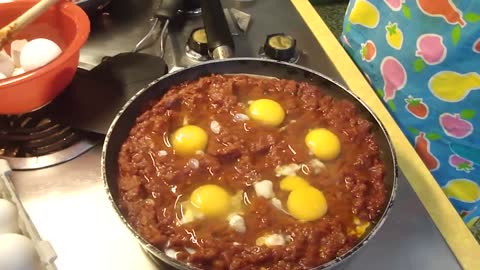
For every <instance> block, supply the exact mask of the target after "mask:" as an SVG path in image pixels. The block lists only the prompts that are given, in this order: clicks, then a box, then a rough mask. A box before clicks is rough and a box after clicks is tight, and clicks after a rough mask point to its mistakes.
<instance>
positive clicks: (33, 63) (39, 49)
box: [20, 38, 62, 72]
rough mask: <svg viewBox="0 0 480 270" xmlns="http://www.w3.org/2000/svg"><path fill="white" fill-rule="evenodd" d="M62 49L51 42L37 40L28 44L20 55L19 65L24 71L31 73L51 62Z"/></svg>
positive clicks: (42, 39) (41, 39) (43, 39)
mask: <svg viewBox="0 0 480 270" xmlns="http://www.w3.org/2000/svg"><path fill="white" fill-rule="evenodd" d="M61 53H62V49H60V47H59V46H58V45H57V44H56V43H55V42H53V41H51V40H49V39H45V38H37V39H34V40H31V41H30V42H28V43H27V44H26V45H25V46H24V47H23V49H22V52H21V54H20V64H21V66H22V68H23V69H24V70H25V71H27V72H28V71H31V70H34V69H37V68H39V67H43V66H45V65H46V64H48V63H50V62H51V61H53V60H54V59H55V58H57V57H58V56H59V55H60V54H61Z"/></svg>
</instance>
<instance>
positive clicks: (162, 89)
mask: <svg viewBox="0 0 480 270" xmlns="http://www.w3.org/2000/svg"><path fill="white" fill-rule="evenodd" d="M210 74H251V75H256V76H259V75H260V76H267V77H276V78H282V79H289V80H295V81H298V82H308V83H310V84H313V85H317V86H319V87H321V88H322V89H324V91H325V92H326V93H327V94H329V95H331V96H333V97H334V98H336V99H347V100H349V101H351V102H353V103H354V104H356V106H357V108H358V111H359V113H360V114H361V115H362V116H363V117H364V118H365V119H368V120H370V121H371V122H372V123H375V125H374V128H373V132H374V134H375V137H376V139H377V141H378V143H379V146H380V149H381V150H382V153H381V157H382V159H383V161H384V162H385V165H386V172H387V173H386V175H385V184H386V188H387V192H388V196H389V197H390V200H389V202H388V204H387V206H386V208H385V210H384V212H383V214H382V216H381V218H380V220H379V222H378V223H377V224H376V226H375V227H374V228H373V230H372V231H371V232H370V233H369V234H368V235H367V236H366V237H365V238H364V239H363V240H362V241H361V242H360V243H359V244H357V245H356V246H355V247H354V248H352V249H351V250H350V251H349V252H347V253H346V254H344V255H343V256H342V257H339V258H336V259H335V260H333V261H330V262H329V263H326V264H324V265H322V266H320V267H319V268H317V269H325V268H329V267H333V266H334V265H337V264H338V263H340V262H343V261H344V260H345V259H346V258H347V257H350V256H351V255H352V254H353V253H355V252H356V251H357V250H358V249H359V248H360V247H361V246H363V245H364V244H366V243H367V242H368V241H369V240H370V239H371V238H372V237H373V235H375V233H376V232H377V231H378V230H379V228H380V227H381V225H382V224H383V222H384V221H385V219H386V217H387V214H388V213H389V210H390V208H391V206H392V203H393V200H394V197H395V190H396V186H397V165H396V160H395V154H394V151H393V148H392V144H391V141H390V139H389V137H388V134H387V132H386V130H385V129H384V127H383V126H382V124H381V123H380V122H379V120H378V118H377V117H376V116H375V115H374V114H373V112H372V111H371V110H370V109H369V108H368V107H367V106H366V105H365V104H364V103H363V102H362V101H361V100H360V99H359V98H358V97H356V96H355V95H354V94H352V93H351V92H350V91H348V90H346V89H345V88H343V87H341V86H340V85H338V84H336V83H335V82H333V81H332V80H330V79H329V78H327V77H326V76H324V75H322V74H320V73H318V72H315V71H313V70H310V69H307V68H304V67H300V66H297V65H293V64H289V63H283V62H277V61H272V60H260V59H254V58H237V59H226V60H218V61H211V62H207V63H204V64H201V65H197V66H193V67H190V68H187V69H183V70H180V71H178V72H175V73H172V74H168V75H166V76H164V77H162V78H160V79H158V80H156V81H154V82H152V83H151V84H150V85H149V86H148V87H147V88H145V89H143V90H141V91H140V92H138V93H137V94H136V95H135V96H134V97H133V98H132V99H130V101H128V102H127V104H126V105H125V106H124V107H123V108H122V110H121V111H120V112H119V113H118V115H117V116H116V118H115V119H114V121H113V123H112V125H111V126H110V129H109V130H108V133H107V136H106V140H105V144H104V147H103V152H102V175H103V178H104V180H105V186H106V189H107V192H108V196H109V199H110V200H111V202H112V204H113V206H114V208H115V210H116V211H117V213H118V215H119V216H120V217H121V219H122V221H123V222H124V224H126V225H127V226H128V228H129V229H130V230H131V232H132V233H133V234H134V235H135V237H136V238H137V239H138V240H139V241H140V243H141V245H142V246H143V247H144V248H145V249H146V250H147V251H149V252H150V253H151V254H152V255H153V256H155V257H156V258H158V259H160V260H162V261H164V262H166V263H167V264H170V265H172V266H175V267H177V268H179V269H194V268H191V267H190V266H187V265H186V264H182V263H180V262H178V261H175V260H173V259H171V258H169V257H167V256H166V255H165V254H164V253H163V251H161V250H159V249H157V248H155V247H154V246H152V245H150V244H149V243H148V242H146V241H145V239H143V238H142V237H141V236H140V235H139V234H138V233H137V232H136V231H135V230H134V229H133V227H132V226H130V224H128V222H127V221H126V219H125V217H124V216H123V215H122V213H121V212H120V210H119V208H118V204H117V202H118V185H117V178H118V172H119V169H118V163H117V161H118V154H119V152H120V147H121V145H122V144H123V142H124V141H125V139H126V138H127V136H128V133H129V131H130V129H131V128H132V127H133V125H134V124H135V120H136V118H137V117H138V116H139V115H140V114H141V113H142V112H143V109H144V108H145V106H146V104H148V103H149V102H150V101H152V100H158V99H160V98H161V97H162V96H163V95H164V94H165V93H166V92H167V91H168V90H169V89H170V88H171V87H172V86H174V85H178V84H181V83H184V82H186V81H191V80H196V79H198V78H200V77H203V76H207V75H210Z"/></svg>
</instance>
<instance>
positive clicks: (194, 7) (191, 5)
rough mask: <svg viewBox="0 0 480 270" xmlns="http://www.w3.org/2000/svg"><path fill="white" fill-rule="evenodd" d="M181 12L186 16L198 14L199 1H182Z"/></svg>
mask: <svg viewBox="0 0 480 270" xmlns="http://www.w3.org/2000/svg"><path fill="white" fill-rule="evenodd" d="M182 11H183V12H185V13H187V14H200V13H201V11H202V9H201V5H200V0H187V1H184V3H183V8H182Z"/></svg>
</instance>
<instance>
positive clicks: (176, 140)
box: [171, 125, 208, 156]
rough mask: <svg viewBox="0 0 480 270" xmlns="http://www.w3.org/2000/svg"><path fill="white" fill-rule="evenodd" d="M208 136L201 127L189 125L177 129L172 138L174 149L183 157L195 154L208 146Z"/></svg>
mask: <svg viewBox="0 0 480 270" xmlns="http://www.w3.org/2000/svg"><path fill="white" fill-rule="evenodd" d="M207 141H208V135H207V133H206V132H205V131H204V130H203V129H202V128H200V127H197V126H193V125H187V126H183V127H181V128H179V129H177V130H176V131H175V132H174V133H173V135H172V138H171V142H172V146H173V149H174V150H175V152H176V153H178V154H179V155H182V156H188V155H193V154H195V152H196V151H199V150H202V151H203V150H204V149H205V147H206V146H207Z"/></svg>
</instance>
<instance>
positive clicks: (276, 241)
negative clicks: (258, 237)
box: [265, 234, 287, 247]
mask: <svg viewBox="0 0 480 270" xmlns="http://www.w3.org/2000/svg"><path fill="white" fill-rule="evenodd" d="M286 242H287V241H286V240H285V237H284V236H283V235H281V234H272V235H269V236H268V237H267V238H266V239H265V245H267V246H268V247H271V246H283V245H285V243H286Z"/></svg>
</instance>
